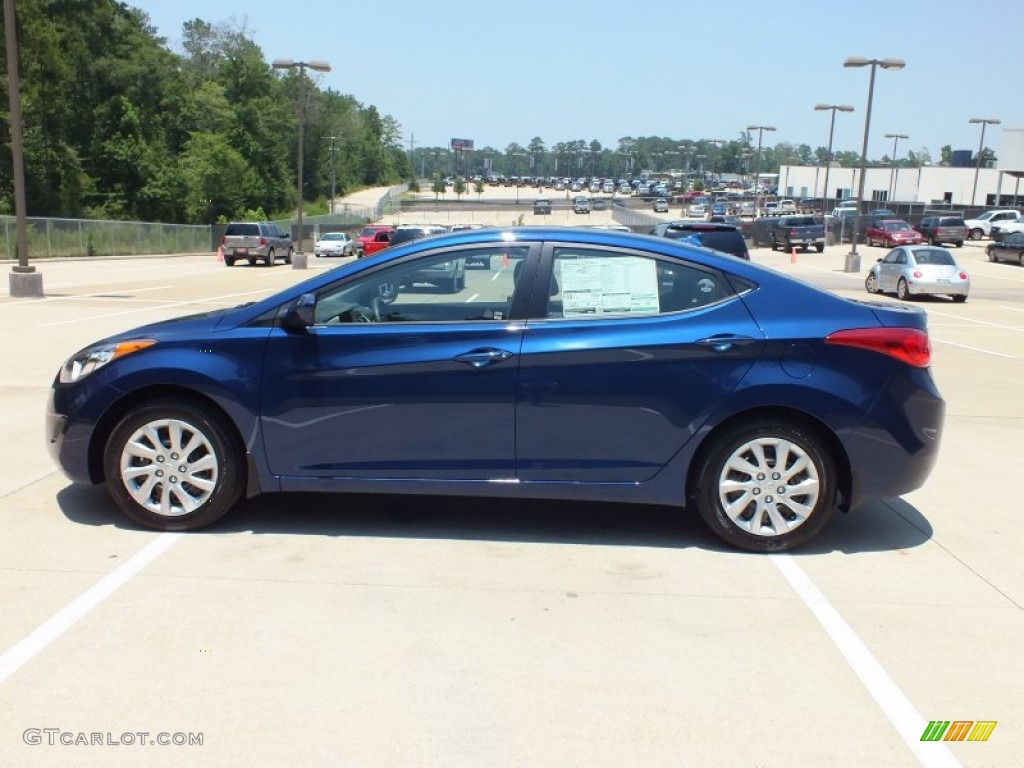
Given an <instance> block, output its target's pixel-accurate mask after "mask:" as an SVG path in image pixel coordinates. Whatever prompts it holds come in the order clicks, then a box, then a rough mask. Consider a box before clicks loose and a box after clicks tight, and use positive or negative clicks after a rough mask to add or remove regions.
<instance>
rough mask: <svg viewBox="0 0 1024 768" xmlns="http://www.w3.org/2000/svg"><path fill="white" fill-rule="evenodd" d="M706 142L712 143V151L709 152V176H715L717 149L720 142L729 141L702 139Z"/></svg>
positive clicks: (725, 142) (726, 142)
mask: <svg viewBox="0 0 1024 768" xmlns="http://www.w3.org/2000/svg"><path fill="white" fill-rule="evenodd" d="M704 141H706V142H707V143H708V144H713V145H714V152H713V153H712V154H711V176H712V178H714V176H715V165H716V164H717V162H718V151H719V147H720V146H721V145H722V144H728V143H729V142H728V141H726V140H725V139H704Z"/></svg>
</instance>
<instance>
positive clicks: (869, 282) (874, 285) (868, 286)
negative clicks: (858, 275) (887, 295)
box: [864, 272, 882, 293]
mask: <svg viewBox="0 0 1024 768" xmlns="http://www.w3.org/2000/svg"><path fill="white" fill-rule="evenodd" d="M864 290H865V291H867V292H868V293H881V292H882V290H881V288H879V287H878V278H876V277H875V273H874V272H868V276H867V277H865V278H864Z"/></svg>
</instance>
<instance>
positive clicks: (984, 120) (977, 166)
mask: <svg viewBox="0 0 1024 768" xmlns="http://www.w3.org/2000/svg"><path fill="white" fill-rule="evenodd" d="M967 122H969V123H981V141H979V142H978V158H977V160H976V161H975V163H974V189H972V190H971V205H974V198H975V196H976V195H977V194H978V174H979V173H980V172H981V153H982V152H983V151H984V148H985V126H987V125H999V123H1001V122H1002V120H997V119H996V118H994V117H972V118H971V119H970V120H968V121H967Z"/></svg>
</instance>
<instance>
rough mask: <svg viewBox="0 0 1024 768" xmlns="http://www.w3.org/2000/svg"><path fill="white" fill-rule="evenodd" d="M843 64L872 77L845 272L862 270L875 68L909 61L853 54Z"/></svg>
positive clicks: (883, 67)
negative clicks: (863, 209)
mask: <svg viewBox="0 0 1024 768" xmlns="http://www.w3.org/2000/svg"><path fill="white" fill-rule="evenodd" d="M843 66H844V67H847V68H851V67H868V66H870V67H871V78H870V80H869V81H868V109H867V113H866V114H865V115H864V144H863V146H862V147H861V151H860V181H859V182H858V184H857V215H856V216H854V217H853V248H852V249H851V250H850V252H849V253H848V254H846V266H845V268H844V271H845V272H860V255H859V254H858V253H857V237H858V234H859V230H860V217H861V211H860V206H861V202H862V201H863V200H864V176H865V172H866V171H867V163H868V136H869V134H870V132H871V102H872V101H873V100H874V97H875V70H876V69H878V67H881V68H882V69H903V68H904V67H905V66H907V63H906V62H905V61H904V60H903V59H891V58H890V59H865V58H864V57H863V56H851V57H849V58H848V59H847V60H846V61H844V62H843Z"/></svg>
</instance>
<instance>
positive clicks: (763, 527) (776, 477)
mask: <svg viewBox="0 0 1024 768" xmlns="http://www.w3.org/2000/svg"><path fill="white" fill-rule="evenodd" d="M819 493H820V478H819V470H818V467H817V466H816V465H815V463H814V462H813V461H812V460H811V457H810V456H809V455H808V453H807V451H805V450H804V449H803V448H802V447H801V446H800V445H798V444H796V443H793V442H791V441H789V440H785V439H783V438H780V437H758V438H756V439H754V440H751V441H749V442H747V443H744V444H743V445H741V446H740V447H738V448H737V449H736V450H735V451H733V453H732V455H731V456H729V458H728V460H727V461H726V462H725V464H724V465H723V466H722V471H721V474H720V475H719V477H718V498H719V500H720V502H721V504H722V509H723V510H724V511H725V513H726V515H728V516H729V519H730V520H731V521H732V522H733V524H735V525H736V526H737V527H738V528H740V529H741V530H744V531H746V532H747V533H752V534H754V535H756V536H765V537H772V536H781V535H783V534H786V533H789V532H790V531H793V530H795V529H797V528H799V527H800V526H801V525H803V524H804V523H805V522H807V519H808V518H809V517H810V516H811V513H813V512H814V509H815V507H816V506H817V504H818V496H819Z"/></svg>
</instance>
